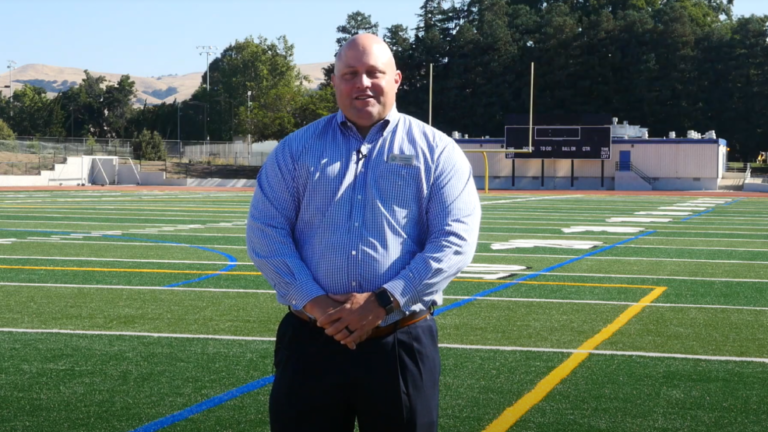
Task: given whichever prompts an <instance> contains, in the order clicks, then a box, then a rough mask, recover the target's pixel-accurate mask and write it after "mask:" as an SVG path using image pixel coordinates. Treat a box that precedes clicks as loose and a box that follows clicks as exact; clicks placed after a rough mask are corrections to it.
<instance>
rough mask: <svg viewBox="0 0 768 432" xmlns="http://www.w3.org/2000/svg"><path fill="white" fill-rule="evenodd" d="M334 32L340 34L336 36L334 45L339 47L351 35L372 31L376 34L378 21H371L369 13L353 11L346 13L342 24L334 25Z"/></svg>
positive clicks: (377, 32)
mask: <svg viewBox="0 0 768 432" xmlns="http://www.w3.org/2000/svg"><path fill="white" fill-rule="evenodd" d="M336 33H338V34H339V35H340V36H339V37H337V38H336V47H337V48H338V49H341V47H342V46H343V45H344V44H345V43H347V41H348V40H350V39H351V38H352V36H355V35H357V34H361V33H372V34H375V35H378V34H379V23H377V22H373V21H371V16H370V15H366V14H364V13H362V12H360V11H355V12H352V13H350V14H348V15H347V20H346V21H345V22H344V24H342V25H340V26H338V27H336Z"/></svg>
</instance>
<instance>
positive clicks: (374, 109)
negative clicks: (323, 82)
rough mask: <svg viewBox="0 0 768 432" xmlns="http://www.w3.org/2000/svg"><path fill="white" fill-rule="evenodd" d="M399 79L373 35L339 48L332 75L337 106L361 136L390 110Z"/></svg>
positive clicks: (358, 37)
mask: <svg viewBox="0 0 768 432" xmlns="http://www.w3.org/2000/svg"><path fill="white" fill-rule="evenodd" d="M401 79H402V75H401V74H400V71H398V70H397V68H396V67H395V58H394V57H393V56H392V51H390V50H389V47H388V46H387V44H386V43H385V42H384V41H383V40H381V39H380V38H379V37H378V36H376V35H372V34H359V35H356V36H354V37H353V38H352V39H350V40H349V41H347V43H345V44H344V46H342V47H341V49H340V50H339V53H338V54H337V55H336V65H335V67H334V73H333V75H332V76H331V82H332V83H333V87H334V89H335V90H336V103H338V105H339V108H341V112H343V113H344V115H345V116H346V117H347V120H349V121H350V122H352V124H354V125H355V127H357V130H358V131H360V133H361V134H362V135H364V136H365V135H367V134H368V131H369V130H370V129H371V127H373V125H375V124H376V123H378V122H380V121H381V120H383V119H384V118H385V117H386V116H387V115H388V114H389V112H390V111H391V110H392V107H393V106H394V105H395V94H396V93H397V88H398V86H400V80H401Z"/></svg>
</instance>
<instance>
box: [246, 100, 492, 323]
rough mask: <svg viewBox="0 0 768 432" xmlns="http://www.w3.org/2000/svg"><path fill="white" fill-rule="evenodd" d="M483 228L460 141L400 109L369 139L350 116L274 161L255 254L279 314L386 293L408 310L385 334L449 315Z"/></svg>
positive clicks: (252, 232)
mask: <svg viewBox="0 0 768 432" xmlns="http://www.w3.org/2000/svg"><path fill="white" fill-rule="evenodd" d="M479 228H480V202H479V198H478V194H477V188H476V186H475V182H474V179H473V177H472V168H471V166H470V164H469V162H468V161H467V158H466V156H465V155H464V153H463V152H462V151H461V149H460V148H459V146H458V145H457V144H456V143H455V142H454V141H453V140H452V139H451V138H449V137H448V136H446V135H445V134H443V133H441V132H440V131H438V130H436V129H434V128H432V127H430V126H428V125H426V124H424V123H422V122H420V121H418V120H416V119H414V118H412V117H410V116H407V115H404V114H400V113H398V112H397V109H396V108H393V109H392V111H391V112H390V114H389V115H388V116H387V117H386V119H384V120H382V121H381V122H379V123H377V124H376V125H375V126H374V127H373V128H372V129H371V131H370V132H369V133H368V136H366V137H365V138H363V137H361V136H360V134H359V133H358V132H357V130H356V129H355V127H354V126H353V125H352V124H351V123H349V122H348V121H347V120H346V118H345V117H344V115H343V114H342V113H341V112H340V111H339V112H338V113H336V114H332V115H329V116H326V117H324V118H322V119H320V120H318V121H316V122H314V123H312V124H310V125H308V126H306V127H304V128H302V129H300V130H298V131H296V132H294V133H292V134H290V135H288V136H287V137H286V138H285V139H284V140H283V141H282V142H280V144H279V145H278V146H277V147H276V148H275V150H274V151H273V152H272V154H271V155H270V157H269V158H268V159H267V161H266V163H265V164H264V166H263V167H262V168H261V171H260V172H259V175H258V177H257V179H256V190H255V192H254V195H253V201H252V202H251V209H250V213H249V215H248V227H247V243H248V253H249V255H250V257H251V259H252V260H253V262H254V264H255V265H256V267H257V268H258V269H259V270H260V271H261V272H262V273H263V274H264V277H266V279H267V281H269V283H270V284H271V285H272V287H274V289H275V291H276V292H277V300H278V301H279V302H280V303H282V304H285V305H288V306H290V307H292V308H294V309H300V308H303V307H304V305H305V304H306V303H307V302H309V301H310V300H312V299H313V298H315V297H317V296H320V295H324V294H346V293H351V292H357V293H363V292H371V291H375V290H377V289H379V288H381V287H384V288H386V289H387V290H388V291H389V292H390V293H391V294H392V295H393V296H394V297H395V298H396V299H397V300H398V301H399V302H400V305H401V307H402V311H398V312H396V313H394V314H392V315H390V316H389V317H387V318H386V320H385V321H384V322H383V323H382V324H381V325H386V324H389V323H391V322H394V321H396V320H397V319H399V318H402V317H403V316H405V314H406V313H410V312H417V311H420V310H424V309H426V308H428V307H429V306H430V305H439V304H442V300H443V297H442V291H443V289H444V288H445V287H446V285H448V283H449V282H450V280H451V279H452V278H453V277H455V276H456V275H457V274H458V273H459V272H460V271H461V270H462V269H463V268H464V267H465V266H467V265H468V264H469V263H470V262H471V261H472V256H473V254H474V251H475V247H476V246H477V237H478V231H479Z"/></svg>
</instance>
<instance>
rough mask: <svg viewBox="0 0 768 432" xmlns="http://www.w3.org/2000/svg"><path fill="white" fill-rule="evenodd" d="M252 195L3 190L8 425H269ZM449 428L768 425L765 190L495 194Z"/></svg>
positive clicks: (458, 334)
mask: <svg viewBox="0 0 768 432" xmlns="http://www.w3.org/2000/svg"><path fill="white" fill-rule="evenodd" d="M250 199H251V194H250V193H243V192H216V193H200V192H119V191H110V190H103V191H62V192H58V191H57V192H50V191H40V192H0V431H3V432H5V431H14V432H15V431H19V432H21V431H23V432H33V431H125V432H127V431H142V432H146V431H154V430H165V431H201V432H203V431H205V432H210V431H268V430H269V425H268V413H267V402H268V396H269V391H270V384H271V380H272V373H273V367H272V350H273V347H274V335H275V331H276V328H277V324H278V323H279V321H280V319H281V318H282V316H283V315H285V313H286V308H285V307H284V306H280V305H279V304H277V302H276V300H275V295H274V292H273V291H272V290H271V287H270V286H269V284H268V283H267V282H266V280H265V279H264V278H263V276H262V275H261V274H260V273H259V272H258V269H256V268H254V266H253V264H252V263H251V262H250V260H249V258H248V254H247V251H246V247H245V219H246V217H247V212H248V207H249V203H250ZM481 201H482V211H483V220H482V227H481V234H480V243H479V245H478V249H477V253H476V255H475V258H474V261H473V264H472V265H471V266H470V267H469V268H467V269H465V270H464V272H462V274H461V275H459V276H458V277H457V278H456V279H455V280H454V281H453V282H452V283H451V284H450V285H449V286H448V288H447V289H446V291H445V302H444V304H443V305H442V306H441V307H440V308H439V309H438V310H437V311H436V313H435V319H436V322H437V324H438V328H439V338H440V343H441V355H442V376H441V405H440V431H441V432H442V431H446V432H447V431H455V432H473V431H478V432H479V431H484V430H488V431H506V430H512V431H584V432H588V431H589V432H592V431H644V432H645V431H683V430H685V431H740V432H742V431H765V430H766V428H767V426H766V425H768V403H766V401H768V385H766V383H768V336H767V335H768V198H752V197H750V198H736V197H733V196H731V195H730V194H725V193H721V194H715V193H713V194H710V195H709V196H708V197H706V198H701V197H693V196H689V197H686V196H666V195H664V196H662V195H659V196H621V195H601V196H597V195H556V194H554V193H553V194H550V195H546V194H538V193H537V194H525V193H518V194H511V195H510V194H505V195H494V194H490V195H485V194H482V196H481Z"/></svg>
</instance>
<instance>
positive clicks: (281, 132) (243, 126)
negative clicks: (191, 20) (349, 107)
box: [182, 36, 328, 141]
mask: <svg viewBox="0 0 768 432" xmlns="http://www.w3.org/2000/svg"><path fill="white" fill-rule="evenodd" d="M293 52H294V46H293V44H291V43H289V42H288V39H287V38H285V36H280V37H278V38H277V39H276V40H274V41H269V40H267V39H266V38H264V37H261V36H259V37H258V38H256V39H254V38H253V37H248V38H245V39H244V40H242V41H235V42H234V43H233V44H232V45H230V46H228V47H227V48H225V49H224V50H223V51H222V53H221V55H220V56H219V57H217V58H216V59H214V60H213V61H212V62H211V65H210V74H211V75H210V78H211V88H210V91H208V90H206V89H205V88H203V87H201V88H199V89H198V90H197V91H196V92H195V94H193V96H192V102H194V103H197V104H201V103H202V104H208V106H207V110H208V112H209V113H210V114H209V118H208V132H209V135H210V136H211V138H212V139H214V140H215V139H221V138H228V137H231V136H232V135H235V134H236V135H241V136H243V135H247V134H249V133H250V135H251V136H252V138H253V139H254V140H256V141H262V140H269V139H281V138H283V137H284V136H285V135H287V134H288V133H290V132H292V131H294V130H295V129H296V128H297V127H298V125H299V124H300V123H301V122H303V121H307V117H306V114H307V113H310V112H313V111H312V110H307V109H303V108H302V107H306V106H311V105H312V104H311V103H309V102H312V101H314V102H317V101H322V100H324V99H323V98H320V97H314V96H312V97H311V98H310V99H311V100H310V101H309V102H308V101H305V100H304V99H305V98H306V97H309V96H308V95H310V94H308V93H307V92H306V89H305V87H304V83H308V82H309V79H308V77H306V76H304V75H302V74H301V72H300V71H299V70H298V69H297V68H296V65H295V64H294V63H293ZM205 80H206V76H205V75H204V76H203V81H205ZM248 92H251V97H250V100H251V107H250V110H249V109H248V103H247V101H248ZM312 98H314V99H312ZM184 105H190V104H183V105H182V111H183V112H182V116H183V117H184V116H186V113H187V111H193V112H197V113H201V112H202V113H203V114H204V112H205V107H204V106H187V107H184ZM324 107H325V108H328V106H327V105H324ZM323 111H324V110H319V111H315V112H323ZM299 113H301V115H300V114H299ZM190 115H195V114H194V113H190ZM300 118H301V119H303V120H300ZM200 123H201V124H200V125H198V128H199V127H200V126H202V125H203V124H204V122H200Z"/></svg>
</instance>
